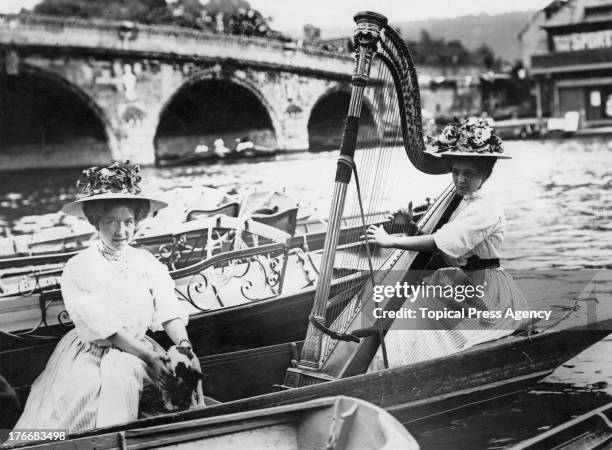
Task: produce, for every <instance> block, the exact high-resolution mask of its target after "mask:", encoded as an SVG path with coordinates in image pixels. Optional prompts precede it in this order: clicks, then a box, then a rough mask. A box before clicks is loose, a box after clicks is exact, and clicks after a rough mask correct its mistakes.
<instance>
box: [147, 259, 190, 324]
mask: <svg viewBox="0 0 612 450" xmlns="http://www.w3.org/2000/svg"><path fill="white" fill-rule="evenodd" d="M148 267H149V274H148V275H149V277H148V278H149V283H150V288H151V293H152V294H153V302H154V308H155V312H154V313H153V320H152V322H151V326H150V327H149V328H150V329H151V331H161V330H163V324H164V322H167V321H169V320H172V319H181V320H182V321H183V323H184V324H185V325H187V322H188V321H189V314H188V312H187V309H186V307H185V306H183V304H182V302H181V301H180V300H179V299H178V298H177V296H176V292H175V291H174V280H173V279H172V278H171V277H170V274H169V273H168V269H167V268H166V266H164V265H163V264H162V263H160V262H159V261H157V260H156V259H155V258H154V257H153V256H152V255H151V256H150V261H149V264H148Z"/></svg>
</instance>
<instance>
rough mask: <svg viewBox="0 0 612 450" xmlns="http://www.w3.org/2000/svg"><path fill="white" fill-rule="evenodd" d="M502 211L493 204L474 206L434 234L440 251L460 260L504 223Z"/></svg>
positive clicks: (466, 209)
mask: <svg viewBox="0 0 612 450" xmlns="http://www.w3.org/2000/svg"><path fill="white" fill-rule="evenodd" d="M502 215H503V213H502V211H501V209H500V208H499V207H498V206H497V205H495V204H491V203H484V202H483V203H481V204H477V203H475V204H473V205H470V206H469V207H467V208H465V209H464V210H463V211H462V212H461V213H459V215H458V216H457V217H456V218H455V219H454V220H453V221H451V222H448V223H447V224H445V225H443V226H442V228H440V229H439V230H438V231H436V232H435V233H434V234H433V239H434V242H435V243H436V246H437V247H438V249H440V250H441V251H442V252H443V253H445V254H447V255H449V256H451V257H452V258H459V257H461V256H463V255H465V254H466V253H468V252H469V251H470V250H472V249H473V248H474V247H476V246H477V245H478V244H480V243H481V242H482V241H484V240H485V239H486V238H487V237H488V236H489V235H490V234H491V233H493V231H494V230H495V229H496V227H497V226H498V225H499V224H500V223H501V222H502Z"/></svg>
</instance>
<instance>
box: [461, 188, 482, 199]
mask: <svg viewBox="0 0 612 450" xmlns="http://www.w3.org/2000/svg"><path fill="white" fill-rule="evenodd" d="M484 194H485V190H484V187H483V186H480V187H479V188H478V189H476V190H475V191H474V192H472V193H471V194H467V195H464V196H463V200H465V201H466V202H471V201H473V200H476V199H478V198H481V197H482V196H483V195H484Z"/></svg>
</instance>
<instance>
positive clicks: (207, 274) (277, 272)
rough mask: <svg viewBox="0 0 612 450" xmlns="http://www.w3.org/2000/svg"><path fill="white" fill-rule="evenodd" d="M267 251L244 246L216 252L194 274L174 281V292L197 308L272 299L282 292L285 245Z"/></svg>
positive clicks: (207, 308) (286, 254) (203, 309)
mask: <svg viewBox="0 0 612 450" xmlns="http://www.w3.org/2000/svg"><path fill="white" fill-rule="evenodd" d="M272 247H273V249H272V250H271V251H270V250H268V251H259V250H258V249H253V248H245V249H242V250H238V251H233V252H228V253H227V256H226V255H225V254H224V255H218V256H217V257H216V259H215V260H214V263H211V264H210V265H207V264H206V263H204V264H203V266H202V267H200V268H199V270H198V271H197V272H196V273H190V274H188V275H186V276H184V277H183V278H182V280H184V281H186V282H181V281H179V280H177V288H176V290H177V293H178V294H179V297H180V298H181V299H183V300H185V301H187V302H188V303H189V304H190V305H191V306H193V307H195V308H196V309H197V310H200V311H207V310H210V309H213V308H218V307H224V306H233V305H238V304H241V303H245V302H252V301H257V300H262V299H267V298H273V297H276V296H278V295H280V294H281V293H282V284H283V276H284V272H285V269H286V266H287V256H288V253H289V251H288V248H286V247H285V246H283V245H273V246H272Z"/></svg>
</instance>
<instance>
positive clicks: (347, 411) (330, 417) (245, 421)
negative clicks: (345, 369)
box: [34, 396, 419, 450]
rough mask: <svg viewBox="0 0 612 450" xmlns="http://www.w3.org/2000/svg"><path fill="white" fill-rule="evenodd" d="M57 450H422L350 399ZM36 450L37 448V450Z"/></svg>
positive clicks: (60, 445) (373, 409) (386, 419)
mask: <svg viewBox="0 0 612 450" xmlns="http://www.w3.org/2000/svg"><path fill="white" fill-rule="evenodd" d="M53 445H54V448H56V449H57V450H61V449H64V448H66V449H68V448H70V449H72V448H75V446H76V448H94V447H95V448H97V449H100V450H102V449H109V450H110V449H124V448H168V447H169V446H172V447H173V448H176V449H183V448H185V449H186V448H207V449H211V450H213V449H229V448H250V449H252V450H258V449H261V450H264V449H266V450H294V449H298V450H301V449H304V450H307V449H321V448H328V449H337V450H350V449H359V450H367V449H372V450H379V449H387V450H393V449H400V448H401V449H405V450H418V448H419V446H418V444H417V443H416V441H415V440H414V438H413V437H412V436H411V435H410V433H408V431H406V429H405V428H404V427H403V426H402V424H401V423H399V422H398V421H397V420H396V419H394V418H393V417H392V416H391V415H390V414H389V413H387V412H386V411H384V410H383V409H381V408H379V407H377V406H374V405H372V404H371V403H368V402H364V401H363V400H359V399H355V398H350V397H342V396H337V397H326V398H321V399H316V400H311V401H308V402H304V403H297V404H294V405H287V406H277V407H272V408H265V409H261V410H257V411H248V412H241V413H236V414H229V415H226V416H222V417H214V418H208V419H196V420H192V421H188V422H184V423H181V424H178V425H177V424H173V425H171V426H167V425H162V426H159V427H148V428H141V429H134V430H130V431H127V432H116V433H111V434H108V435H105V436H104V437H102V438H99V437H83V438H81V439H78V440H76V441H69V442H62V441H56V442H55V443H54V444H53ZM34 448H36V446H34Z"/></svg>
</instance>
